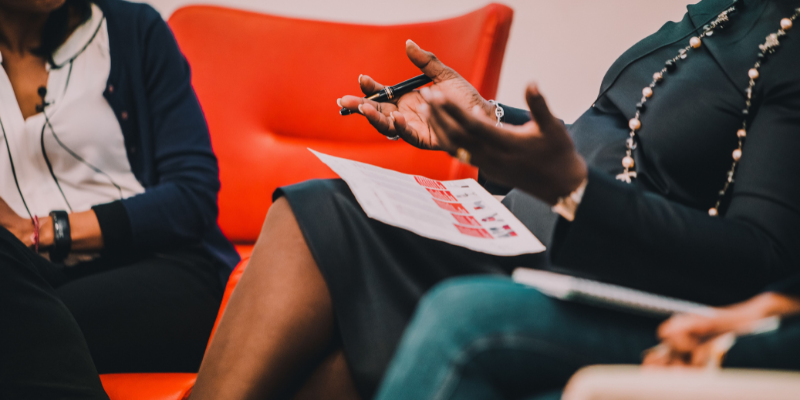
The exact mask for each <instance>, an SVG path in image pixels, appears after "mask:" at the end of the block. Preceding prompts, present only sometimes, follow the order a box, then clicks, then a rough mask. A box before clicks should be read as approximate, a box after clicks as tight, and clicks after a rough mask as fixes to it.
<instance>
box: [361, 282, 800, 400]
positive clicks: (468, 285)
mask: <svg viewBox="0 0 800 400" xmlns="http://www.w3.org/2000/svg"><path fill="white" fill-rule="evenodd" d="M660 322H661V321H659V320H657V319H652V318H646V317H639V316H635V315H631V314H626V313H621V312H615V311H611V310H605V309H600V308H595V307H590V306H584V305H580V304H574V303H569V302H562V301H559V300H554V299H552V298H549V297H547V296H545V295H543V294H541V293H539V292H538V291H536V290H534V289H531V288H528V287H525V286H522V285H518V284H516V283H514V282H512V281H511V280H509V279H507V278H486V277H469V278H456V279H451V280H449V281H446V282H444V283H442V284H440V285H438V286H437V287H435V288H434V289H432V290H431V291H430V292H429V293H428V295H426V296H425V297H424V298H423V300H422V302H421V303H420V306H419V308H418V310H417V313H416V315H415V316H414V319H413V320H412V322H411V324H410V325H409V327H408V330H407V331H406V333H405V335H404V336H403V340H402V341H401V343H400V346H399V348H398V350H397V353H396V355H395V358H394V360H393V361H392V364H391V365H390V367H389V370H388V371H387V373H386V376H385V377H384V381H383V385H382V386H381V389H380V390H379V392H378V395H377V397H376V399H378V400H399V399H413V400H422V399H425V400H427V399H437V400H445V399H447V400H450V399H453V400H455V399H458V400H468V399H527V400H545V399H547V400H550V399H558V398H560V390H561V388H562V387H563V386H564V384H565V383H566V382H567V380H568V379H569V377H570V376H571V375H572V374H573V373H574V372H575V371H577V370H578V369H579V368H581V367H583V366H586V365H591V364H623V363H624V364H636V363H639V361H640V355H641V352H642V351H643V350H645V349H647V348H649V347H651V346H653V345H655V344H656V342H657V341H656V337H655V330H656V327H657V325H658V324H659V323H660ZM798 343H800V316H794V317H790V318H786V319H784V320H783V321H782V322H781V327H780V329H778V330H777V331H775V332H770V333H765V334H761V335H755V336H749V337H744V338H740V339H739V340H737V343H736V345H735V346H734V347H733V348H732V349H731V350H730V351H729V352H728V355H727V357H726V359H725V364H724V366H726V367H737V368H763V369H785V370H800V345H798Z"/></svg>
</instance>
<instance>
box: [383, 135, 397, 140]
mask: <svg viewBox="0 0 800 400" xmlns="http://www.w3.org/2000/svg"><path fill="white" fill-rule="evenodd" d="M386 138H387V139H389V140H398V139H400V135H395V136H387V137H386Z"/></svg>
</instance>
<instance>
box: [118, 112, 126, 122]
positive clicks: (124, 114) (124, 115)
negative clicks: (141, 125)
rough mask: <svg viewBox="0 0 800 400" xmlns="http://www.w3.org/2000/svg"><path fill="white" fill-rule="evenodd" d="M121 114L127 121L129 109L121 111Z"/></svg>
mask: <svg viewBox="0 0 800 400" xmlns="http://www.w3.org/2000/svg"><path fill="white" fill-rule="evenodd" d="M119 116H120V117H122V120H123V121H127V120H128V112H127V111H123V112H121V113H120V114H119Z"/></svg>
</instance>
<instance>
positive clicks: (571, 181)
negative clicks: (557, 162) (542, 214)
mask: <svg viewBox="0 0 800 400" xmlns="http://www.w3.org/2000/svg"><path fill="white" fill-rule="evenodd" d="M564 164H565V165H567V167H565V168H563V169H562V171H564V172H565V173H564V174H563V175H562V176H561V177H559V178H558V179H557V180H555V181H553V183H552V184H551V185H550V187H549V191H548V193H543V194H542V195H541V196H537V197H539V198H540V199H541V200H542V201H544V202H546V203H548V204H549V205H551V206H554V205H556V204H557V203H558V202H559V200H561V199H563V198H566V197H569V196H570V195H572V194H573V193H574V192H575V191H576V190H578V189H579V188H581V187H584V188H585V186H586V182H587V181H588V179H589V168H588V167H587V166H586V161H584V160H583V157H581V156H580V155H578V154H577V153H575V154H574V157H573V160H572V161H571V162H569V163H564ZM540 191H541V190H540ZM529 193H536V192H535V191H532V192H529Z"/></svg>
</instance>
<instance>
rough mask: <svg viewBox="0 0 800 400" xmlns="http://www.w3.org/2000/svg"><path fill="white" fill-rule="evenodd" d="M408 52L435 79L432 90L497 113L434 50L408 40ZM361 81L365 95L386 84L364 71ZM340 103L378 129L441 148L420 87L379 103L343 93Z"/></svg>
mask: <svg viewBox="0 0 800 400" xmlns="http://www.w3.org/2000/svg"><path fill="white" fill-rule="evenodd" d="M406 54H407V55H408V58H409V59H410V60H411V62H412V63H414V65H416V66H417V68H419V69H420V70H421V71H422V72H423V73H424V74H425V75H427V76H428V77H430V78H431V79H432V80H433V85H432V86H431V88H430V89H431V90H433V91H436V92H442V93H446V94H447V95H448V96H449V97H450V98H453V99H454V100H453V101H454V102H456V103H457V104H459V105H460V106H461V107H463V108H465V109H472V107H474V106H479V107H481V109H482V110H484V112H485V113H487V114H488V115H494V114H493V113H494V107H493V106H492V105H491V104H489V102H488V101H486V100H484V99H483V97H481V95H480V94H479V93H478V91H477V90H476V89H475V88H474V87H473V86H472V85H470V83H469V82H467V81H466V80H465V79H464V78H462V77H461V75H459V74H458V73H457V72H456V71H454V70H453V69H452V68H450V67H448V66H446V65H444V64H442V62H441V61H439V59H437V58H436V56H434V55H433V53H430V52H427V51H425V50H422V49H420V48H419V46H417V44H416V43H414V42H412V41H411V40H408V41H406ZM358 83H359V84H360V85H361V91H362V92H364V94H365V95H372V94H373V93H375V92H377V91H379V90H381V89H383V88H384V85H382V84H380V83H378V82H375V81H374V80H373V79H372V78H370V77H369V76H366V75H361V76H360V77H359V78H358ZM337 103H338V104H339V105H340V106H342V107H345V108H347V109H349V110H351V111H357V112H359V113H360V114H362V115H364V116H365V117H366V118H367V121H369V123H370V124H372V126H374V127H375V129H377V130H378V132H380V133H382V134H384V135H386V136H390V137H391V136H400V137H401V138H402V139H403V140H405V141H406V142H408V143H411V144H412V145H414V146H415V147H419V148H421V149H427V150H440V149H441V147H440V144H439V142H438V139H437V136H436V135H435V134H434V133H433V132H432V128H431V125H430V123H429V121H428V120H427V118H425V117H424V116H422V115H421V114H420V113H419V110H418V107H419V106H420V105H421V104H424V103H425V101H424V100H423V99H422V96H420V94H419V92H418V91H413V92H410V93H407V94H405V95H403V96H400V97H399V98H398V99H396V100H394V101H393V102H390V103H376V102H374V101H371V100H365V99H364V98H361V97H357V96H344V97H342V98H341V99H339V100H338V101H337Z"/></svg>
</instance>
